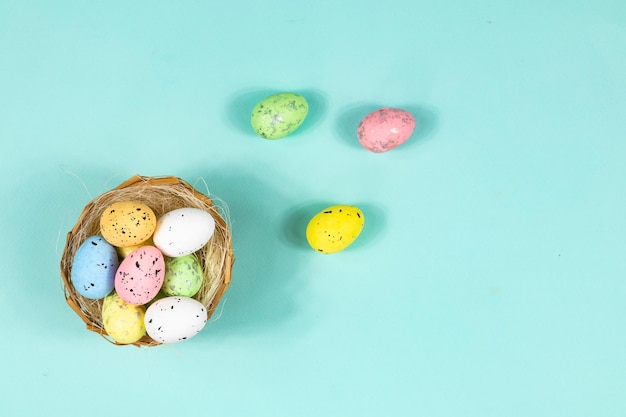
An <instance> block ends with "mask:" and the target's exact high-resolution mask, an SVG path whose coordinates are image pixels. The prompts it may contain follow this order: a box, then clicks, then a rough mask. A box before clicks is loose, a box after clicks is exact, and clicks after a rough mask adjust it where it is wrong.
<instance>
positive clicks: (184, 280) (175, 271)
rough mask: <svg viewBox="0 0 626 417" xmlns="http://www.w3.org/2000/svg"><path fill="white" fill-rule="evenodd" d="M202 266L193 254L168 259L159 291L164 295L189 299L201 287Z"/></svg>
mask: <svg viewBox="0 0 626 417" xmlns="http://www.w3.org/2000/svg"><path fill="white" fill-rule="evenodd" d="M203 280H204V276H203V275H202V266H201V265H200V262H198V259H197V258H196V256H195V255H194V254H190V255H185V256H179V257H177V258H170V259H169V260H168V261H167V262H165V278H164V280H163V286H162V287H161V291H163V292H164V293H165V294H166V295H168V296H172V295H178V296H183V297H191V296H193V295H195V294H196V293H197V292H198V291H199V290H200V287H202V281H203Z"/></svg>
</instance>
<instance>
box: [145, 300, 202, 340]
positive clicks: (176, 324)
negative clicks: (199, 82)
mask: <svg viewBox="0 0 626 417" xmlns="http://www.w3.org/2000/svg"><path fill="white" fill-rule="evenodd" d="M207 317H208V314H207V311H206V308H205V307H204V305H202V303H200V302H199V301H196V300H194V299H193V298H188V297H165V298H162V299H160V300H158V301H155V302H154V303H152V304H151V305H150V307H148V309H147V311H146V316H145V318H144V321H145V325H146V331H147V332H148V335H149V336H150V337H151V338H152V339H154V340H155V341H157V342H159V343H177V342H181V341H183V340H186V339H190V338H191V337H193V336H195V335H196V334H198V333H199V332H200V330H202V329H203V328H204V325H205V323H206V321H207Z"/></svg>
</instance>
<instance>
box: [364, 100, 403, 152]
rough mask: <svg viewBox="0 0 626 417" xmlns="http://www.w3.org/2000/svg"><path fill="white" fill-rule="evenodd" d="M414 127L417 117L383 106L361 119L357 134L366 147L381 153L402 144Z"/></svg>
mask: <svg viewBox="0 0 626 417" xmlns="http://www.w3.org/2000/svg"><path fill="white" fill-rule="evenodd" d="M414 129H415V119H414V118H413V116H412V115H411V114H410V113H409V112H407V111H404V110H401V109H393V108H387V107H383V108H382V109H378V110H376V111H373V112H371V113H370V114H368V115H367V116H365V117H364V118H363V120H361V123H360V124H359V127H358V129H357V136H358V138H359V142H360V143H361V145H362V146H363V147H364V148H365V149H367V150H368V151H371V152H376V153H381V152H387V151H389V150H391V149H393V148H395V147H396V146H398V145H402V144H403V143H404V142H406V140H407V139H408V138H409V137H410V136H411V134H412V133H413V130H414Z"/></svg>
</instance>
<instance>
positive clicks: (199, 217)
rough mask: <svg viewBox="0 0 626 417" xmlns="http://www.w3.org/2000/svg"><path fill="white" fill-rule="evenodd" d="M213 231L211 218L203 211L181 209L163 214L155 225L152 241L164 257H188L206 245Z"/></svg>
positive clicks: (187, 208) (213, 224) (189, 208)
mask: <svg viewBox="0 0 626 417" xmlns="http://www.w3.org/2000/svg"><path fill="white" fill-rule="evenodd" d="M214 231H215V220H214V219H213V216H211V214H209V213H208V212H206V211H204V210H200V209H198V208H192V207H183V208H179V209H176V210H172V211H170V212H168V213H165V214H164V215H163V216H161V218H159V220H158V221H157V224H156V229H155V231H154V235H153V236H152V240H153V241H154V245H155V246H156V247H157V248H159V249H160V250H161V252H163V254H164V255H166V256H169V257H172V258H176V257H179V256H185V255H189V254H190V253H193V252H195V251H197V250H199V249H201V248H202V247H203V246H204V245H206V244H207V242H208V241H209V239H211V236H213V232H214Z"/></svg>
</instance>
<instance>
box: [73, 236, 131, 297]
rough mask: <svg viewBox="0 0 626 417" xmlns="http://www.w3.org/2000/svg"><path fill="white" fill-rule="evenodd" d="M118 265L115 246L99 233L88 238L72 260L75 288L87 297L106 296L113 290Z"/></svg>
mask: <svg viewBox="0 0 626 417" xmlns="http://www.w3.org/2000/svg"><path fill="white" fill-rule="evenodd" d="M118 265H119V260H118V257H117V252H116V251H115V247H113V246H112V245H111V244H110V243H108V242H107V241H106V240H104V238H103V237H102V236H99V235H95V236H91V237H89V238H87V239H86V240H85V241H84V242H83V244H82V245H80V247H79V248H78V250H77V251H76V254H75V255H74V261H73V262H72V272H71V274H72V283H73V284H74V288H76V291H78V293H79V294H80V295H82V296H83V297H85V298H90V299H93V300H97V299H100V298H104V297H105V296H106V295H107V294H109V293H110V292H111V291H113V288H114V286H115V271H116V270H117V267H118Z"/></svg>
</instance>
